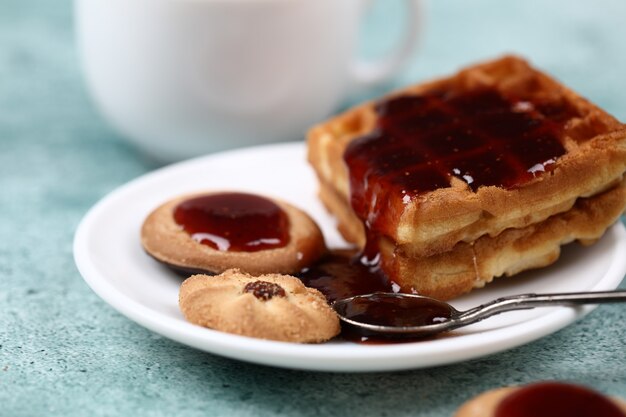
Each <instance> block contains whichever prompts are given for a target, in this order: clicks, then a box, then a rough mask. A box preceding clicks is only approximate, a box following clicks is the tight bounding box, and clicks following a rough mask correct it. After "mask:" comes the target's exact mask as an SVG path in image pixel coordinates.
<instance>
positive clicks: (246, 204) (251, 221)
mask: <svg viewBox="0 0 626 417" xmlns="http://www.w3.org/2000/svg"><path fill="white" fill-rule="evenodd" d="M174 221H175V222H176V223H177V224H179V225H180V226H181V227H182V228H183V229H184V230H185V231H186V232H187V233H189V235H190V236H191V238H192V239H194V240H195V241H197V242H199V243H202V244H204V245H208V246H210V247H212V248H213V249H217V250H220V251H233V252H255V251H259V250H265V249H275V248H280V247H283V246H285V245H287V244H288V243H289V219H288V217H287V214H286V213H285V212H284V211H283V210H282V209H281V208H280V207H279V206H278V205H277V204H276V203H274V202H273V201H271V200H268V199H266V198H263V197H259V196H256V195H252V194H246V193H221V194H209V195H204V196H199V197H194V198H191V199H189V200H186V201H183V202H182V203H180V204H179V205H178V206H177V207H176V208H175V209H174Z"/></svg>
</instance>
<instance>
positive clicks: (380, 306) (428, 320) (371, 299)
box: [332, 291, 626, 338]
mask: <svg viewBox="0 0 626 417" xmlns="http://www.w3.org/2000/svg"><path fill="white" fill-rule="evenodd" d="M618 302H626V291H599V292H579V293H561V294H521V295H514V296H510V297H503V298H498V299H497V300H494V301H491V302H489V303H486V304H483V305H480V306H478V307H475V308H472V309H470V310H467V311H458V310H457V309H455V308H454V307H452V306H451V305H450V304H448V303H446V302H443V301H439V300H436V299H434V298H430V297H425V296H422V295H414V294H402V293H386V292H377V293H372V294H364V295H357V296H354V297H349V298H344V299H341V300H337V301H335V302H334V303H333V304H332V307H333V308H334V309H335V311H336V312H337V314H338V315H339V318H340V319H341V320H342V321H343V322H344V323H346V324H348V325H349V327H351V330H353V331H354V330H356V331H357V332H358V333H360V334H362V335H364V336H382V337H412V338H417V337H425V336H431V335H434V334H436V333H442V332H447V331H450V330H453V329H457V328H459V327H463V326H467V325H469V324H473V323H476V322H479V321H481V320H484V319H486V318H488V317H491V316H493V315H496V314H500V313H504V312H505V311H513V310H526V309H531V308H535V307H547V306H556V305H565V306H576V305H583V304H600V303H618Z"/></svg>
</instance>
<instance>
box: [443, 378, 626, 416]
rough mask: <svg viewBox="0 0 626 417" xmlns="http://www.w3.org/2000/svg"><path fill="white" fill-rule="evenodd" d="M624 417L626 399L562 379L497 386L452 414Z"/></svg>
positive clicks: (625, 414)
mask: <svg viewBox="0 0 626 417" xmlns="http://www.w3.org/2000/svg"><path fill="white" fill-rule="evenodd" d="M564 415H567V416H573V417H575V416H581V417H582V416H584V417H626V402H624V401H623V400H621V399H618V398H609V397H605V396H604V395H602V394H600V393H598V392H595V391H592V390H590V389H588V388H585V387H582V386H579V385H572V384H567V383H562V382H540V383H535V384H531V385H526V386H523V387H504V388H497V389H494V390H491V391H487V392H485V393H483V394H480V395H479V396H477V397H474V398H472V399H471V400H469V401H468V402H466V403H465V404H463V405H462V406H461V407H460V408H459V409H458V411H457V412H456V414H454V417H555V416H564Z"/></svg>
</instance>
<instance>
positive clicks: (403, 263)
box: [379, 181, 626, 300]
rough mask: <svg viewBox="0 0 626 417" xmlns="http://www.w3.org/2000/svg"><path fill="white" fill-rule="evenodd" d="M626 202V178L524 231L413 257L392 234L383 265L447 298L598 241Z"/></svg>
mask: <svg viewBox="0 0 626 417" xmlns="http://www.w3.org/2000/svg"><path fill="white" fill-rule="evenodd" d="M625 205H626V181H623V182H622V183H621V184H620V185H619V186H617V187H614V188H612V189H610V190H609V191H605V192H604V193H602V194H600V195H597V196H594V197H590V198H580V199H578V200H577V201H576V203H575V204H574V206H573V207H572V208H571V209H570V210H568V211H566V212H564V213H559V214H555V215H553V216H551V217H549V218H548V219H546V220H543V221H541V222H538V223H535V224H532V225H529V226H526V227H524V228H521V229H507V230H505V231H503V232H502V233H500V234H499V235H498V236H495V237H490V236H489V235H484V236H482V237H480V238H478V239H477V240H475V241H474V242H471V243H466V242H459V243H458V244H456V245H455V246H454V248H452V249H451V250H450V251H447V252H443V253H439V254H435V255H431V256H425V257H411V256H410V255H407V254H406V253H405V252H403V250H402V249H401V248H399V247H398V246H396V245H394V243H393V242H392V241H390V240H389V239H388V238H381V241H380V242H379V247H380V262H381V267H382V269H383V270H384V271H385V272H386V273H387V274H388V276H389V277H391V278H392V279H393V280H394V281H395V282H396V283H398V284H399V285H400V286H401V287H402V288H403V289H404V290H405V291H408V290H413V291H417V292H418V293H419V294H423V295H428V296H431V297H435V298H438V299H441V300H448V299H451V298H454V297H456V296H459V295H461V294H463V293H466V292H469V291H471V290H472V289H474V288H480V287H483V286H484V285H485V284H487V283H489V282H491V281H492V280H493V279H494V278H495V277H499V276H503V275H506V276H511V275H514V274H517V273H519V272H522V271H525V270H528V269H533V268H539V267H543V266H547V265H550V264H552V263H553V262H555V261H556V260H557V259H558V258H559V255H560V251H561V246H562V245H564V244H567V243H570V242H572V241H575V240H577V241H579V242H580V243H582V244H584V245H589V244H592V243H594V242H595V241H596V240H597V239H598V238H600V237H601V236H602V234H603V233H604V231H605V230H606V229H607V228H608V227H609V226H610V225H611V224H613V223H614V222H615V221H616V220H617V219H618V218H619V216H620V214H621V213H622V210H623V209H624V206H625Z"/></svg>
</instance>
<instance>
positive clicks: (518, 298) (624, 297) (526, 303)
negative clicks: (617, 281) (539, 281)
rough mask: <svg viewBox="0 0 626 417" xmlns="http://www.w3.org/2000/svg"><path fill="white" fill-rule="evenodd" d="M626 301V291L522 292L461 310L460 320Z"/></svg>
mask: <svg viewBox="0 0 626 417" xmlns="http://www.w3.org/2000/svg"><path fill="white" fill-rule="evenodd" d="M620 302H626V291H598V292H579V293H555V294H521V295H515V296H512V297H503V298H498V299H497V300H494V301H492V302H490V303H487V304H483V305H481V306H478V307H476V308H473V309H471V310H467V311H464V312H461V314H460V315H459V317H458V319H459V322H462V323H463V324H464V325H465V324H470V323H475V322H477V321H480V320H483V319H486V318H487V317H491V316H493V315H495V314H500V313H503V312H505V311H512V310H526V309H530V308H535V307H548V306H556V305H568V306H572V305H583V304H601V303H620Z"/></svg>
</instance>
